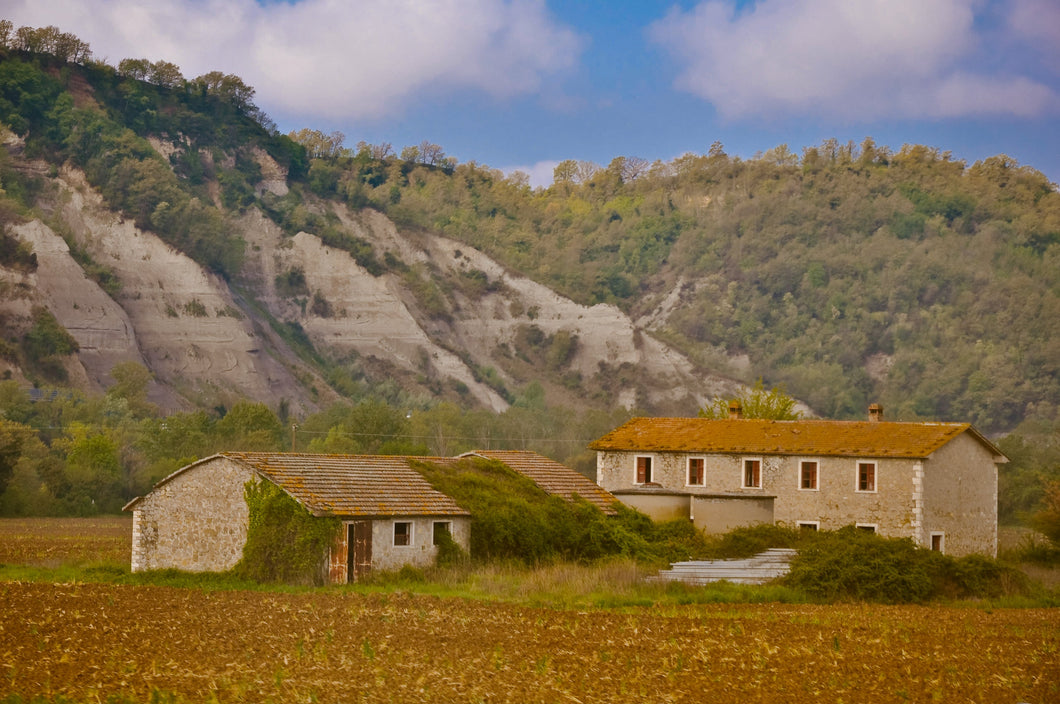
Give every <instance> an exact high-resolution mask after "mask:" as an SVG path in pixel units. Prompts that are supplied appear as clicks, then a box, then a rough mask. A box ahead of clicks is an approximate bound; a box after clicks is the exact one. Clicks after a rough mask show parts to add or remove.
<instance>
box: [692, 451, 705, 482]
mask: <svg viewBox="0 0 1060 704" xmlns="http://www.w3.org/2000/svg"><path fill="white" fill-rule="evenodd" d="M706 465H707V463H706V461H705V460H704V459H703V458H702V457H689V458H688V485H689V486H703V481H704V476H705V472H706Z"/></svg>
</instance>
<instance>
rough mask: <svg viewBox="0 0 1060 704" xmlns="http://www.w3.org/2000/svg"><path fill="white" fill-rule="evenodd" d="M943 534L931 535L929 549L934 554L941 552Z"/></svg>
mask: <svg viewBox="0 0 1060 704" xmlns="http://www.w3.org/2000/svg"><path fill="white" fill-rule="evenodd" d="M943 535H944V534H943V533H932V534H931V549H932V550H934V551H935V552H943V545H944V542H943Z"/></svg>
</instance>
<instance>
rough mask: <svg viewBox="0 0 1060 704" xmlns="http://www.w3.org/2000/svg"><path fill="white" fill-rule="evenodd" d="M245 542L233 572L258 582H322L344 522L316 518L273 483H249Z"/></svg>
mask: <svg viewBox="0 0 1060 704" xmlns="http://www.w3.org/2000/svg"><path fill="white" fill-rule="evenodd" d="M244 497H245V498H246V502H247V508H248V509H249V511H250V514H249V517H248V524H247V542H246V544H245V545H244V546H243V557H242V559H241V560H240V561H239V562H238V563H237V564H236V566H235V567H234V568H233V572H234V573H235V575H236V576H238V577H242V578H244V579H252V580H255V581H258V582H284V583H289V584H317V585H319V584H323V583H324V581H325V579H326V577H327V556H328V547H329V546H330V545H331V541H332V539H333V538H334V536H335V533H336V532H337V531H338V529H339V527H340V525H341V522H340V521H339V519H337V518H321V517H317V516H313V515H312V514H310V513H309V511H307V510H306V508H305V507H304V506H302V505H301V504H300V503H298V502H297V501H295V500H294V499H293V498H291V497H290V496H289V495H287V493H286V492H284V491H283V490H282V489H280V487H278V486H276V485H275V484H273V483H272V482H268V481H259V482H254V481H251V482H248V483H247V485H246V487H245V488H244Z"/></svg>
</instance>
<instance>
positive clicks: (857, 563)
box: [785, 526, 1031, 604]
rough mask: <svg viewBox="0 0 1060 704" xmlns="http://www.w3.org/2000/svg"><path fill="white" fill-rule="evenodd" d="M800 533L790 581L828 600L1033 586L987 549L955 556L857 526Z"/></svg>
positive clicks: (891, 600) (965, 594)
mask: <svg viewBox="0 0 1060 704" xmlns="http://www.w3.org/2000/svg"><path fill="white" fill-rule="evenodd" d="M801 537H802V540H801V546H800V548H799V552H798V554H797V555H796V557H795V559H793V560H792V562H791V571H790V572H789V573H788V576H787V577H786V578H785V583H786V584H787V585H788V586H790V587H794V588H796V589H799V590H801V591H803V592H805V593H806V594H808V595H810V596H811V597H813V598H817V599H822V600H825V601H835V600H854V601H872V602H880V603H886V604H903V603H922V602H926V601H930V600H932V599H969V598H970V599H987V598H997V597H1001V596H1016V595H1027V594H1029V593H1030V591H1031V585H1030V582H1029V580H1028V579H1027V577H1026V576H1025V575H1024V574H1023V573H1021V572H1020V571H1019V570H1017V569H1016V568H1014V567H1011V566H1009V565H1006V564H1005V563H1003V562H999V561H998V560H994V559H992V558H989V557H986V556H984V555H967V556H964V557H960V558H954V557H950V556H948V555H944V554H942V553H941V552H935V551H932V550H927V549H924V548H920V547H918V546H917V545H916V544H915V543H914V542H913V541H912V540H910V539H908V538H883V537H880V536H878V535H876V534H875V533H872V532H868V531H864V530H860V529H857V528H854V527H853V526H848V527H846V528H843V529H840V530H837V531H830V532H823V533H809V534H806V535H804V536H801Z"/></svg>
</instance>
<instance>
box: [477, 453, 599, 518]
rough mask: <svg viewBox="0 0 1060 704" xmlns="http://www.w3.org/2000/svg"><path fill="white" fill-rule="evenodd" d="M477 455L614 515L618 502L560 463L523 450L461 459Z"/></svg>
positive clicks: (569, 498)
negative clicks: (504, 465)
mask: <svg viewBox="0 0 1060 704" xmlns="http://www.w3.org/2000/svg"><path fill="white" fill-rule="evenodd" d="M467 455H478V456H479V457H485V458H486V459H490V460H497V461H498V462H501V463H503V464H506V465H508V466H509V467H511V468H512V469H514V470H515V471H516V472H519V473H520V474H522V475H523V476H525V477H527V478H528V479H530V480H531V481H532V482H534V483H535V484H537V485H538V486H539V487H541V488H542V489H544V490H545V491H546V492H548V493H549V494H554V495H556V496H560V497H563V498H564V499H566V500H568V501H570V500H571V499H572V498H574V495H575V494H577V495H578V496H580V497H581V498H583V499H585V500H586V501H588V502H589V503H591V504H594V505H596V506H597V507H599V508H600V509H601V510H602V511H603V512H604V513H606V514H609V515H610V514H614V513H616V511H615V503H616V502H617V501H618V499H616V498H615V497H614V496H612V495H611V494H610V493H609V492H608V491H607V490H605V489H602V488H601V487H599V486H598V485H597V484H596V483H595V482H592V481H590V480H589V479H588V478H586V477H584V476H582V475H581V474H579V473H578V472H575V471H574V470H573V469H571V468H570V467H568V466H567V465H565V464H560V463H559V462H556V461H555V460H551V459H549V458H548V457H544V456H543V455H539V454H537V453H536V452H530V451H525V450H476V451H475V452H469V453H466V454H465V455H462V456H465V457H466V456H467Z"/></svg>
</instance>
